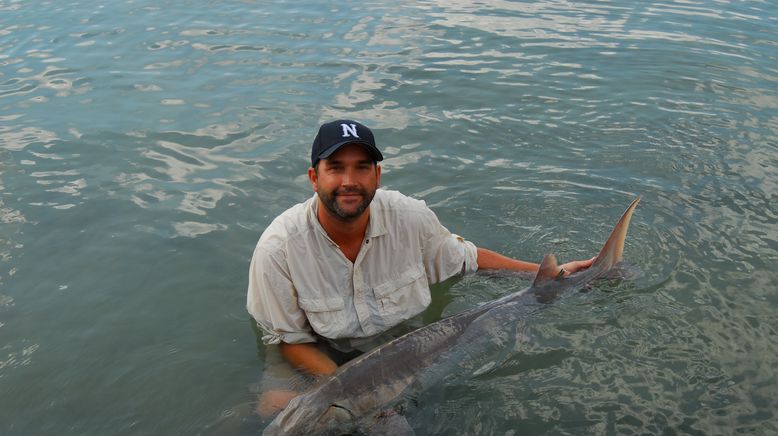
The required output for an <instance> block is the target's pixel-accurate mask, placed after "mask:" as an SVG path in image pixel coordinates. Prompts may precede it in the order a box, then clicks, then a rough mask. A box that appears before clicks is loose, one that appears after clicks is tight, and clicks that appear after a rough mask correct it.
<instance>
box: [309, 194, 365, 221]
mask: <svg viewBox="0 0 778 436" xmlns="http://www.w3.org/2000/svg"><path fill="white" fill-rule="evenodd" d="M318 194H319V199H320V200H321V202H322V204H323V205H324V208H325V209H327V211H328V212H330V214H331V215H333V216H335V217H336V218H338V219H339V220H341V221H343V222H352V221H356V219H357V218H359V217H360V216H362V213H364V212H365V211H366V210H367V208H368V206H370V202H371V201H373V197H375V190H372V191H368V190H366V189H361V188H349V189H338V190H335V191H334V192H332V193H324V192H319V193H318ZM344 194H359V195H361V196H362V201H361V202H360V203H359V205H358V206H357V207H356V209H354V210H353V211H350V212H349V211H345V210H343V209H341V207H340V205H339V204H338V199H337V196H338V195H344Z"/></svg>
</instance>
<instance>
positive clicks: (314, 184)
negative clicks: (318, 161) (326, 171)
mask: <svg viewBox="0 0 778 436" xmlns="http://www.w3.org/2000/svg"><path fill="white" fill-rule="evenodd" d="M308 181H309V182H311V188H313V192H319V177H318V174H316V170H315V169H314V168H313V167H311V168H308Z"/></svg>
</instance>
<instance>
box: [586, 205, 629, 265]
mask: <svg viewBox="0 0 778 436" xmlns="http://www.w3.org/2000/svg"><path fill="white" fill-rule="evenodd" d="M639 202H640V197H638V198H636V199H634V200H632V203H631V204H630V205H629V207H627V210H626V211H625V212H624V215H622V216H621V218H620V219H619V222H618V223H616V227H614V228H613V231H612V232H611V234H610V236H609V237H608V240H607V241H605V245H603V246H602V249H601V250H600V254H599V255H597V261H596V262H594V265H592V267H594V268H596V267H599V268H602V270H603V271H604V270H608V269H610V268H612V267H613V265H616V264H617V263H619V262H620V261H621V255H622V253H623V252H624V239H625V238H626V237H627V229H629V220H630V219H631V218H632V212H634V211H635V207H637V205H638V203H639Z"/></svg>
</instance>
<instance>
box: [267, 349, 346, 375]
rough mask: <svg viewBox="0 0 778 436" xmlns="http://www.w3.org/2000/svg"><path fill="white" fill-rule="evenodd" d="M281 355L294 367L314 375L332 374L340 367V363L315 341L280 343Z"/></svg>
mask: <svg viewBox="0 0 778 436" xmlns="http://www.w3.org/2000/svg"><path fill="white" fill-rule="evenodd" d="M278 347H279V350H280V351H281V356H283V357H284V359H285V360H286V361H287V362H289V364H290V365H292V366H293V367H295V368H297V369H299V370H301V371H303V372H304V373H306V374H309V375H313V376H321V375H330V374H332V373H334V372H335V370H336V369H338V365H336V364H335V362H333V361H332V359H330V358H329V356H327V355H326V354H325V353H324V352H322V351H321V350H320V349H319V347H317V346H316V344H314V343H304V344H287V343H285V342H281V343H280V344H279V345H278Z"/></svg>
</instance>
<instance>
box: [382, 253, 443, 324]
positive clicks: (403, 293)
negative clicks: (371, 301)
mask: <svg viewBox="0 0 778 436" xmlns="http://www.w3.org/2000/svg"><path fill="white" fill-rule="evenodd" d="M373 294H374V295H375V299H376V303H377V306H378V311H379V313H380V315H381V317H382V318H383V320H384V323H385V324H386V327H391V326H394V325H396V324H399V323H400V322H402V321H405V320H406V319H409V318H411V317H413V316H415V315H418V314H419V313H421V312H422V311H424V309H426V308H427V306H429V304H430V290H429V285H428V283H427V276H426V274H425V273H424V267H423V266H422V265H421V264H419V265H413V266H411V267H410V268H408V269H406V270H405V271H403V272H402V273H401V274H399V275H398V276H397V277H395V278H393V279H391V280H388V281H386V282H385V283H382V284H380V285H378V286H375V287H374V288H373Z"/></svg>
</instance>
